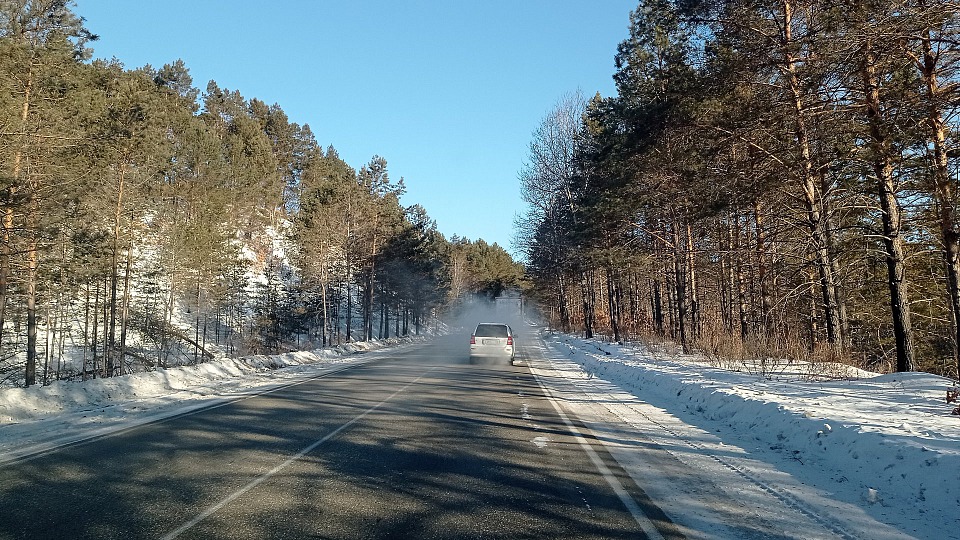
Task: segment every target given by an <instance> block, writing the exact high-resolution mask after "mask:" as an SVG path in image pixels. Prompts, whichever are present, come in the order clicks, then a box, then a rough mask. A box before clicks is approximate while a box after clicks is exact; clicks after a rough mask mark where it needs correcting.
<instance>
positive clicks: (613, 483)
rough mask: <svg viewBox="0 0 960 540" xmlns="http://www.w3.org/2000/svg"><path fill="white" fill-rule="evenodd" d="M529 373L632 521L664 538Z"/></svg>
mask: <svg viewBox="0 0 960 540" xmlns="http://www.w3.org/2000/svg"><path fill="white" fill-rule="evenodd" d="M530 373H532V374H533V377H534V378H535V379H536V380H537V384H538V385H540V389H541V390H543V393H544V395H545V396H546V397H547V399H548V400H549V401H550V403H551V404H552V405H553V408H554V409H556V411H557V414H559V415H560V418H561V419H562V420H563V423H564V424H566V426H567V429H568V430H570V433H571V434H572V435H573V436H574V438H575V439H576V440H577V442H578V443H579V444H580V447H581V448H583V450H584V452H586V453H587V456H589V457H590V461H592V462H593V465H594V466H595V467H596V468H597V470H598V471H600V474H601V475H602V476H603V478H604V480H606V481H607V484H609V485H610V487H611V488H612V489H613V491H614V493H616V494H617V497H619V498H620V501H621V502H622V503H623V505H624V506H625V507H626V508H627V511H629V512H630V515H631V516H633V519H634V521H636V522H637V524H638V525H640V528H641V529H642V530H643V533H644V534H646V535H647V537H649V538H650V539H651V540H664V538H663V535H661V534H660V531H658V530H657V529H656V527H654V526H653V524H652V523H651V522H650V519H649V518H648V517H647V516H646V514H644V513H643V510H641V509H640V505H638V504H637V501H635V500H633V497H631V496H630V493H628V492H627V490H626V489H625V488H624V487H623V484H621V483H620V480H618V479H617V477H616V476H614V474H613V472H611V471H610V469H609V468H608V467H607V465H606V464H605V463H604V462H603V460H602V459H600V456H598V455H597V452H596V451H595V450H594V449H593V447H592V446H590V443H589V442H588V441H587V439H586V438H585V437H584V436H583V434H582V433H581V432H580V430H579V429H577V427H576V426H574V425H573V422H571V421H570V418H569V417H568V416H567V414H566V413H565V412H563V409H562V408H561V407H560V404H559V403H557V400H556V398H554V397H553V392H551V391H550V390H549V389H548V388H547V387H546V386H545V385H544V384H543V381H541V380H540V376H539V375H537V374H536V373H534V371H533V370H530Z"/></svg>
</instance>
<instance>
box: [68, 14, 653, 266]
mask: <svg viewBox="0 0 960 540" xmlns="http://www.w3.org/2000/svg"><path fill="white" fill-rule="evenodd" d="M637 4H638V2H637V0H419V1H416V0H411V1H402V0H393V1H390V0H340V1H326V0H316V1H311V0H273V1H270V2H266V1H253V0H231V1H229V2H228V1H215V0H162V1H161V0H158V1H140V0H76V11H77V13H78V14H79V15H80V16H82V17H84V18H85V19H86V26H87V28H88V29H89V30H90V31H92V32H94V33H95V34H98V35H99V36H100V40H99V41H97V42H95V43H93V48H94V52H95V56H96V57H99V58H111V57H116V58H117V59H118V60H120V61H121V62H123V64H124V65H125V66H126V67H127V68H131V69H132V68H137V67H141V66H143V65H145V64H151V65H153V66H154V67H160V66H162V65H164V64H167V63H171V62H173V61H175V60H177V59H182V60H183V61H184V63H185V64H186V66H187V68H189V70H190V74H191V75H192V76H193V82H194V86H196V87H197V88H199V89H200V90H203V89H205V88H206V85H207V82H208V81H210V80H215V81H217V84H218V85H220V87H221V88H227V89H230V90H239V91H240V93H241V94H242V95H243V96H244V97H245V98H247V99H250V98H258V99H260V100H263V101H265V102H267V103H268V104H273V103H276V104H279V105H280V107H281V108H282V109H283V110H284V111H285V112H286V113H287V115H288V116H289V118H290V120H291V121H292V122H296V123H298V124H309V125H310V128H311V129H312V130H313V132H314V134H315V135H316V138H317V141H318V142H319V143H320V145H321V146H323V147H326V146H327V145H331V144H332V145H333V146H334V148H336V149H337V151H338V152H339V153H340V156H341V157H342V158H343V159H344V160H346V161H347V163H349V164H350V165H351V166H353V167H354V168H359V167H360V166H362V165H363V164H365V163H367V162H369V161H370V158H372V157H373V156H374V155H380V156H383V157H384V158H386V160H387V165H388V170H389V173H390V177H391V178H392V179H394V180H397V179H399V178H401V177H403V178H404V182H405V183H406V185H407V194H406V196H404V198H403V200H402V203H403V204H404V205H412V204H416V203H419V204H421V205H423V206H424V207H425V208H426V209H427V213H428V214H429V215H430V216H431V217H432V218H433V219H435V220H436V221H437V225H438V228H439V229H440V232H442V233H443V234H444V235H446V236H447V237H448V238H449V237H450V236H452V235H454V234H456V235H459V236H466V237H468V238H471V239H474V240H475V239H478V238H483V239H484V240H486V241H487V242H491V243H493V242H496V243H498V244H500V245H501V246H503V247H505V248H507V249H508V250H511V251H513V250H512V248H511V240H512V238H513V222H514V216H515V215H517V214H519V213H521V212H522V211H523V203H522V201H521V200H520V195H519V182H518V180H517V174H518V172H519V171H520V169H521V167H522V165H523V162H524V160H525V158H526V155H527V147H528V144H529V143H530V139H531V134H532V133H533V131H534V130H535V129H536V128H537V126H538V124H539V123H540V121H541V119H542V118H543V117H544V116H545V115H546V114H547V112H548V111H549V110H550V109H552V108H553V107H554V106H555V105H556V103H557V102H558V101H559V100H560V99H561V98H562V97H563V96H564V95H566V94H569V93H572V92H575V91H577V90H580V91H581V92H583V94H584V95H585V96H587V97H589V96H592V95H593V94H594V93H596V92H600V93H601V94H602V95H604V96H610V95H613V94H614V92H615V90H614V85H613V80H612V76H613V72H614V65H613V57H614V54H615V53H616V47H617V44H618V43H619V42H620V41H622V40H623V39H624V38H626V36H627V26H628V24H629V15H630V11H631V10H632V9H634V8H635V7H636V6H637Z"/></svg>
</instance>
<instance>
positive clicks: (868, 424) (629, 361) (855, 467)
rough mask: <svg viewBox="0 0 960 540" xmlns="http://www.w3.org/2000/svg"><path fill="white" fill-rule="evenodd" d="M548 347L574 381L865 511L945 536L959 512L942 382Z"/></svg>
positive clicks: (959, 449)
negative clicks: (811, 478) (786, 373)
mask: <svg viewBox="0 0 960 540" xmlns="http://www.w3.org/2000/svg"><path fill="white" fill-rule="evenodd" d="M548 343H550V344H551V345H552V346H553V347H555V348H557V349H560V350H562V351H563V352H564V354H565V355H566V356H567V357H569V359H570V360H572V361H574V362H576V363H577V364H579V365H580V366H581V369H582V370H583V374H582V376H583V377H593V376H596V377H600V378H603V379H605V380H608V381H611V382H614V383H615V384H617V385H619V386H621V387H622V388H624V390H626V391H628V392H630V393H632V394H633V395H635V396H637V397H638V398H641V399H643V400H644V401H646V402H648V403H650V404H652V405H654V406H656V407H660V408H663V409H665V410H667V411H669V412H671V413H673V414H675V415H677V416H681V415H683V416H684V417H685V421H687V422H691V423H695V424H701V425H707V424H709V425H710V426H711V427H712V428H713V429H712V431H725V432H728V433H729V432H732V433H734V434H735V435H736V436H737V437H738V438H739V439H740V440H741V441H743V440H747V441H750V440H752V441H753V445H754V446H755V447H757V448H761V449H762V450H764V451H767V450H769V451H773V452H776V453H779V454H781V455H782V456H783V458H784V459H786V460H794V461H796V462H798V463H799V464H800V465H801V466H803V467H804V468H805V469H807V468H810V467H815V468H817V469H819V471H820V473H821V476H822V477H825V478H828V479H830V480H832V481H833V482H835V483H837V484H845V485H846V487H850V484H852V485H853V486H857V489H859V490H860V493H861V494H862V495H861V496H862V499H863V501H864V503H866V504H880V505H883V506H904V505H909V506H911V507H913V508H915V509H916V512H917V513H918V514H920V515H923V514H928V515H929V517H930V518H932V519H938V518H941V517H942V518H945V519H947V520H948V521H944V522H943V525H944V529H945V531H952V528H953V527H955V526H956V523H953V524H952V525H951V524H950V523H949V520H952V519H953V518H951V517H950V516H955V515H956V511H957V508H960V417H957V416H951V415H950V411H951V410H952V408H953V407H952V406H948V405H947V404H946V401H945V395H946V390H947V389H948V388H950V387H951V386H952V385H953V382H952V381H950V380H949V379H945V378H942V377H938V376H935V375H930V374H926V373H899V374H892V375H876V374H873V375H872V376H870V377H868V378H862V379H857V380H835V381H829V382H822V381H820V382H817V381H813V382H811V381H807V380H768V379H765V378H762V377H759V376H757V375H748V374H744V373H738V372H732V371H728V370H724V369H720V368H715V367H710V366H709V365H707V364H706V363H704V362H696V361H692V360H678V359H671V360H667V359H662V358H655V357H654V356H653V355H651V354H649V352H648V351H646V350H645V349H643V348H642V347H631V346H620V345H615V344H605V343H598V342H596V341H588V340H582V339H576V338H571V337H568V336H548ZM691 417H692V418H691ZM697 418H699V419H700V420H697ZM723 436H724V435H721V437H723Z"/></svg>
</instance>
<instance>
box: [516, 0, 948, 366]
mask: <svg viewBox="0 0 960 540" xmlns="http://www.w3.org/2000/svg"><path fill="white" fill-rule="evenodd" d="M958 11H960V4H958V3H957V2H955V1H952V0H932V1H920V0H917V1H913V0H890V1H887V0H880V1H871V2H864V1H859V0H852V1H847V2H836V1H821V0H812V1H800V2H798V1H795V0H775V1H766V0H733V1H725V2H709V1H706V0H692V1H683V2H680V1H670V0H645V1H644V2H642V3H641V4H640V6H639V7H638V8H637V10H636V11H634V12H633V13H632V14H631V17H630V21H629V23H630V24H629V36H628V37H627V38H626V39H625V40H624V41H623V42H622V43H621V44H620V46H619V47H618V49H617V51H616V54H615V64H616V72H615V74H614V80H615V82H616V87H617V95H616V96H614V97H608V98H605V97H601V96H599V95H597V96H595V97H593V98H591V99H586V98H581V97H580V96H576V95H575V96H571V97H569V98H566V99H564V100H562V101H561V102H560V103H559V104H558V106H557V107H556V109H555V110H554V111H552V112H551V113H550V114H549V115H547V116H546V117H545V119H544V120H543V122H542V124H541V126H540V128H539V130H538V131H537V132H536V133H535V135H534V138H533V141H532V142H531V145H530V155H529V160H528V162H527V166H526V167H525V169H524V171H523V172H522V175H521V180H522V187H523V193H524V196H525V199H526V202H527V203H528V204H529V211H528V212H527V214H526V215H525V217H524V218H523V219H522V220H521V221H522V223H521V229H522V237H523V238H522V243H523V249H524V250H525V253H526V256H527V259H528V261H529V268H528V271H529V272H530V275H531V277H532V279H533V280H534V282H535V284H536V290H537V292H538V295H539V296H540V297H541V298H542V302H543V304H545V305H550V306H552V318H553V320H554V323H555V324H556V325H558V326H559V327H562V328H578V329H582V331H583V332H584V333H585V334H587V335H591V334H593V333H596V332H601V333H603V334H607V335H609V336H611V337H612V338H613V339H617V340H620V339H626V338H635V337H642V338H649V339H654V340H664V341H670V342H673V343H676V344H678V345H679V346H682V347H683V349H685V350H694V349H696V350H698V351H702V352H706V353H708V354H710V355H715V356H718V357H723V358H727V359H737V358H757V357H760V358H764V357H768V356H776V357H788V358H804V359H806V358H814V359H816V360H830V361H832V360H842V361H846V362H851V363H856V364H859V365H862V366H865V367H868V368H871V369H878V370H881V371H886V370H898V371H905V370H914V369H922V370H927V371H931V372H934V373H939V374H943V375H946V376H951V377H956V376H957V361H958V355H957V343H958V324H957V321H958V320H960V216H958V212H957V206H958V188H960V182H958V180H960V176H958V175H960V148H958V144H957V128H958V116H957V113H958V103H960V101H958V99H960V78H958V73H960V65H958V61H960V17H958Z"/></svg>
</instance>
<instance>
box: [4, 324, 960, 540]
mask: <svg viewBox="0 0 960 540" xmlns="http://www.w3.org/2000/svg"><path fill="white" fill-rule="evenodd" d="M403 343H405V342H404V341H402V340H390V341H389V342H387V343H373V344H357V345H352V346H351V347H350V348H341V349H336V350H324V351H311V352H300V353H290V354H286V355H280V356H270V357H250V358H244V359H240V360H228V361H217V362H209V363H205V364H202V365H199V366H195V367H188V368H177V369H169V370H159V371H155V372H151V373H142V374H136V375H128V376H124V377H116V378H110V379H97V380H91V381H86V382H75V383H66V382H61V383H56V384H53V385H50V386H47V387H33V388H29V389H4V390H0V464H2V463H4V462H9V461H11V460H14V459H16V458H17V457H19V456H23V455H25V454H30V453H34V452H37V451H40V450H43V449H45V448H48V447H53V446H56V445H59V444H64V443H67V442H71V441H77V440H82V439H85V438H90V437H94V436H98V435H101V434H103V433H107V432H110V431H114V430H118V429H125V428H128V427H131V426H134V425H138V424H141V423H145V422H149V421H153V420H155V419H157V418H161V417H164V416H169V415H173V414H180V413H183V412H187V411H189V410H193V409H196V408H199V407H206V406H210V405H212V404H216V403H218V402H225V401H228V400H232V399H237V398H238V397H241V396H244V395H248V394H254V393H257V392H262V391H264V390H266V389H269V388H273V387H279V386H283V385H286V384H290V383H293V382H296V381H297V380H300V379H302V378H304V377H308V376H316V375H318V374H320V373H324V372H329V371H331V370H336V369H342V368H344V367H346V366H349V365H352V364H355V363H361V362H367V361H370V360H371V359H374V358H376V357H377V356H379V355H381V354H387V352H388V349H386V348H387V347H390V346H397V345H402V344H403ZM539 346H541V347H542V352H543V354H542V355H541V358H542V359H541V360H539V361H537V362H533V361H531V369H532V370H533V372H534V373H535V374H536V375H537V376H538V378H539V379H540V380H541V381H544V380H547V381H548V384H547V386H548V387H549V388H550V389H551V392H553V394H554V396H555V397H556V398H557V400H558V401H559V402H562V403H563V405H564V407H565V408H566V409H567V410H570V411H573V412H574V413H575V414H576V415H577V416H579V417H580V418H581V420H583V421H584V422H585V424H586V425H587V426H590V427H597V426H601V425H606V424H603V423H604V422H606V423H610V425H613V424H616V426H614V427H611V428H610V430H609V431H608V432H607V434H608V435H609V434H610V433H620V434H621V435H623V434H625V432H626V431H629V432H630V433H629V435H630V436H629V437H612V436H606V437H598V438H600V439H601V440H604V441H605V444H608V445H609V446H610V448H611V455H613V456H614V457H615V458H616V459H617V460H618V461H620V463H621V465H622V466H623V467H624V468H625V470H627V472H628V473H629V474H630V475H631V476H633V477H634V478H635V479H637V480H638V484H640V485H643V486H645V487H644V489H645V490H647V492H648V493H649V494H650V495H651V496H652V497H655V498H656V496H665V497H667V498H668V500H667V501H665V502H664V506H665V508H664V510H665V511H667V513H668V514H673V515H682V516H685V518H684V523H683V524H685V525H686V526H687V527H689V529H688V530H687V532H689V533H690V536H691V537H704V538H708V537H719V538H728V537H730V536H729V535H730V534H731V533H730V531H731V530H732V529H729V528H724V525H723V524H718V523H716V522H715V519H714V518H715V516H707V515H703V511H702V507H703V501H697V500H696V499H697V493H704V496H707V495H706V491H707V490H698V489H696V488H694V487H692V486H669V485H666V483H665V482H664V481H663V480H662V479H660V481H659V483H658V481H657V480H658V479H657V478H652V477H651V474H652V473H651V471H650V467H649V466H648V465H649V464H648V463H645V462H644V461H643V459H641V458H640V457H638V454H637V452H636V449H637V448H639V447H640V446H639V444H638V443H637V442H636V441H638V440H642V441H643V444H644V445H645V446H656V447H658V448H661V449H666V450H667V451H668V452H669V453H670V455H671V456H672V457H671V458H670V459H675V460H676V461H677V463H682V464H683V466H684V467H685V468H696V469H698V470H701V471H703V472H704V473H705V474H708V475H709V474H713V476H712V477H713V478H715V482H716V483H718V484H722V485H721V486H720V489H722V491H723V492H724V493H725V494H726V495H729V496H730V497H731V498H735V499H736V502H737V504H739V505H740V506H741V507H743V508H742V512H741V513H740V514H737V512H736V511H734V510H727V511H726V512H727V514H728V518H729V519H730V520H732V521H735V520H749V519H752V517H751V516H756V515H757V514H758V513H759V514H763V513H764V512H767V511H769V508H772V507H775V506H776V505H781V506H783V507H786V508H789V509H790V511H789V512H785V513H784V516H785V517H782V519H783V520H789V519H795V518H793V517H791V516H796V515H799V516H801V519H803V520H809V521H810V523H811V524H812V525H811V526H812V527H816V528H817V529H818V530H821V531H827V532H826V534H825V535H822V534H821V535H820V536H824V537H841V538H842V537H847V538H871V539H873V538H877V539H879V538H909V537H914V538H938V539H944V538H954V539H960V417H957V416H951V414H950V411H951V410H952V409H953V407H954V406H955V405H947V404H946V403H945V399H944V397H945V393H946V390H947V389H948V388H950V387H951V385H952V383H951V381H949V380H947V379H943V378H940V377H936V376H933V375H928V374H922V373H910V374H897V375H881V376H872V375H870V374H860V376H859V377H858V378H856V379H853V380H824V381H817V380H812V379H811V377H810V375H809V372H806V370H804V369H803V367H802V365H800V366H791V369H790V370H785V369H780V370H776V376H775V377H770V376H769V375H768V376H759V375H756V374H747V373H742V372H735V371H731V370H727V369H721V368H717V367H711V366H710V365H709V364H707V363H705V362H702V361H700V362H698V361H695V360H694V359H682V358H677V357H668V356H665V355H663V354H653V353H651V352H650V351H648V350H647V349H644V348H642V347H639V346H620V345H611V344H605V343H600V342H596V341H585V340H581V339H576V338H572V337H569V336H563V335H556V334H552V335H551V334H547V335H545V343H543V344H541V345H539ZM358 349H360V350H365V351H370V352H368V353H367V354H362V355H358V354H351V353H353V352H356V351H357V350H358ZM378 349H380V350H382V352H375V351H376V350H378ZM280 367H282V369H276V368H280ZM560 391H563V392H564V393H563V394H558V392H560ZM598 408H602V409H603V413H604V414H603V415H602V416H601V415H598V413H597V410H598ZM618 441H619V442H618ZM624 441H627V442H624ZM631 441H632V442H631ZM537 442H538V443H539V444H549V442H548V441H547V440H546V439H542V438H541V439H537ZM711 471H713V473H711ZM731 478H732V479H736V480H737V482H739V483H740V484H742V486H734V485H726V484H725V482H726V479H731ZM681 492H682V493H685V494H686V495H690V496H689V497H681V496H678V493H681ZM682 493H681V494H682ZM760 499H763V500H762V501H761V500H760ZM657 500H658V501H659V500H660V499H657ZM771 501H772V503H771ZM754 505H755V507H754ZM831 505H832V507H833V508H832V510H824V508H825V507H826V506H831ZM730 516H733V517H730ZM763 519H764V520H765V521H769V523H768V524H767V526H772V527H774V528H776V527H777V523H776V519H775V518H763ZM771 523H772V525H771ZM793 525H794V530H796V527H797V526H800V525H799V524H797V523H793ZM811 530H813V529H811ZM789 536H795V537H804V534H802V529H801V533H800V534H799V536H797V535H796V533H795V532H794V534H791V535H789ZM810 536H811V537H816V536H817V534H811V535H810Z"/></svg>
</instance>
